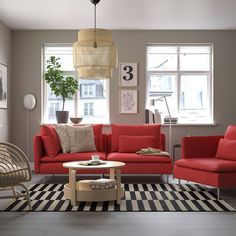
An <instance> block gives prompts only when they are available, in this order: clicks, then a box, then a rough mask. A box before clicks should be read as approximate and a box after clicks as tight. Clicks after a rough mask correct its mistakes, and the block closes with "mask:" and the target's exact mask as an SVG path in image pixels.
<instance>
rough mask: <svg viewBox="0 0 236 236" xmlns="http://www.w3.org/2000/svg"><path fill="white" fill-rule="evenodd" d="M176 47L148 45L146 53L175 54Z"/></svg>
mask: <svg viewBox="0 0 236 236" xmlns="http://www.w3.org/2000/svg"><path fill="white" fill-rule="evenodd" d="M177 50H178V48H177V47H172V46H170V47H169V46H148V48H147V53H148V54H152V53H167V54H168V53H170V54H175V53H177Z"/></svg>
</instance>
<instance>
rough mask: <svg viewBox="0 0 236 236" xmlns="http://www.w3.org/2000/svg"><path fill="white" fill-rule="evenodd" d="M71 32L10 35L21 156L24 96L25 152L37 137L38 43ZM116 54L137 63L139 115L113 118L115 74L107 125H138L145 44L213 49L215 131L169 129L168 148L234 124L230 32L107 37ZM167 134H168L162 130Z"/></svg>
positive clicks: (65, 38)
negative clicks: (32, 99)
mask: <svg viewBox="0 0 236 236" xmlns="http://www.w3.org/2000/svg"><path fill="white" fill-rule="evenodd" d="M76 38H77V31H14V32H13V52H14V54H13V68H14V74H13V77H14V84H13V94H14V96H13V116H12V123H13V134H12V140H13V142H14V143H16V144H17V145H19V146H20V147H21V148H22V149H23V150H26V146H27V145H26V111H25V110H24V108H23V105H22V99H23V97H24V94H25V93H33V94H35V95H36V98H37V106H36V108H35V110H33V111H32V112H30V146H31V156H30V160H33V154H32V150H33V147H32V145H33V144H32V140H33V136H34V135H35V134H37V133H38V132H39V125H40V118H41V46H42V44H43V43H72V42H74V41H76ZM113 39H114V41H116V43H117V45H118V49H119V61H120V62H138V77H139V79H138V96H139V97H138V100H139V107H138V110H139V113H138V114H135V115H121V114H119V102H118V97H119V83H118V69H115V70H114V79H113V80H111V84H110V94H111V95H112V96H110V115H111V122H112V123H127V124H138V123H144V109H145V91H146V81H145V63H146V56H145V50H146V48H145V44H146V43H213V44H214V115H215V122H216V124H217V125H216V126H198V127H196V126H195V127H194V126H176V127H173V129H172V133H173V140H172V143H173V144H175V143H179V142H181V138H182V137H183V136H185V135H186V134H188V133H191V134H192V135H208V134H209V135H210V134H223V133H224V131H225V128H226V126H227V125H228V124H233V123H236V109H235V101H236V93H235V88H236V78H235V77H236V76H235V68H236V47H235V42H236V31H167V30H166V31H149V30H137V31H125V30H121V31H113ZM162 130H163V132H165V133H166V134H167V139H166V140H168V128H167V127H163V128H162Z"/></svg>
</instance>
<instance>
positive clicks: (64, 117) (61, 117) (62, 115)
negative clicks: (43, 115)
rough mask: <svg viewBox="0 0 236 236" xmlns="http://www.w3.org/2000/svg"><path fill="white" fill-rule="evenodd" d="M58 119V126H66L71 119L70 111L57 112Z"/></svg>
mask: <svg viewBox="0 0 236 236" xmlns="http://www.w3.org/2000/svg"><path fill="white" fill-rule="evenodd" d="M56 118H57V123H58V124H66V123H67V122H68V118H69V111H56Z"/></svg>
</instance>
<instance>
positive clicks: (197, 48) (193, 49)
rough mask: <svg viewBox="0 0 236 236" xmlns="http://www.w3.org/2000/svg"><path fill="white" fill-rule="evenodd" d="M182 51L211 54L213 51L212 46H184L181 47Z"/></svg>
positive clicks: (180, 50)
mask: <svg viewBox="0 0 236 236" xmlns="http://www.w3.org/2000/svg"><path fill="white" fill-rule="evenodd" d="M179 52H180V53H198V54H199V53H200V54H202V53H207V54H209V53H210V52H211V47H210V46H206V47H204V46H184V47H180V48H179Z"/></svg>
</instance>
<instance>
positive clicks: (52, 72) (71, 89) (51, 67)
mask: <svg viewBox="0 0 236 236" xmlns="http://www.w3.org/2000/svg"><path fill="white" fill-rule="evenodd" d="M59 60H60V58H56V57H55V56H51V57H50V58H49V59H48V60H47V71H46V73H45V74H44V79H45V80H46V81H47V83H48V84H49V86H50V88H51V91H52V92H53V93H54V94H55V95H56V96H57V97H60V96H61V97H62V100H63V106H62V111H63V110H64V105H65V100H66V99H69V98H72V96H73V95H74V94H76V92H77V91H78V90H79V83H78V81H77V80H75V79H74V78H73V77H72V76H67V77H65V76H63V71H62V70H61V69H60V68H61V64H60V63H59Z"/></svg>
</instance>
